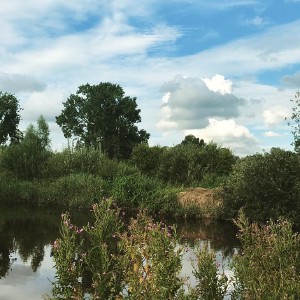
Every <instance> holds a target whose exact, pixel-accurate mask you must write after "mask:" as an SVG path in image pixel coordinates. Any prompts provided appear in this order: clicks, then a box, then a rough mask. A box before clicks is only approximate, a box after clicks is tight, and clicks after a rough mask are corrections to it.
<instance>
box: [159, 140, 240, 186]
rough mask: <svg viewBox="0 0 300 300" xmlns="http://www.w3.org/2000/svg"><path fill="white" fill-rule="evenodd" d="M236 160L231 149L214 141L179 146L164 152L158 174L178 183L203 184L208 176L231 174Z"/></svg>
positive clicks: (164, 179) (166, 180)
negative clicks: (200, 144)
mask: <svg viewBox="0 0 300 300" xmlns="http://www.w3.org/2000/svg"><path fill="white" fill-rule="evenodd" d="M236 160H237V158H236V157H235V156H234V155H233V154H232V152H231V151H230V150H229V149H227V148H221V147H219V146H217V145H216V144H214V143H210V144H207V145H205V146H201V147H200V146H199V145H195V144H186V145H178V146H175V147H172V148H169V149H167V150H165V151H164V152H163V153H162V154H161V157H160V166H159V170H158V177H159V178H161V179H162V180H163V181H165V182H170V183H172V184H175V185H185V186H191V185H201V182H202V181H203V180H204V179H205V178H207V176H210V178H214V177H215V178H216V180H218V178H219V177H222V176H227V175H228V174H229V173H230V172H231V170H232V167H233V165H234V164H235V162H236ZM211 185H216V184H215V183H211Z"/></svg>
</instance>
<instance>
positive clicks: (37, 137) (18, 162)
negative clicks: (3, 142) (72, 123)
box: [1, 116, 50, 179]
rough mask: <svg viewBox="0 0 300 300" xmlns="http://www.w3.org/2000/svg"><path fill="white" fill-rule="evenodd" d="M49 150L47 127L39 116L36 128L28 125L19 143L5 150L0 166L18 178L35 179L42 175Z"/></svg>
mask: <svg viewBox="0 0 300 300" xmlns="http://www.w3.org/2000/svg"><path fill="white" fill-rule="evenodd" d="M49 150H50V138H49V127H48V124H47V122H46V121H45V119H44V117H43V116H40V118H39V119H38V121H37V127H35V126H34V125H33V124H30V125H29V126H28V127H27V129H26V131H25V134H24V138H23V139H22V140H21V141H20V142H19V143H18V144H14V145H11V146H10V147H7V148H6V149H5V151H4V152H3V154H2V159H1V164H2V166H3V167H4V168H5V169H6V170H8V171H10V172H12V173H14V174H15V175H16V176H17V177H19V178H23V179H32V178H36V177H39V176H40V175H41V174H42V171H43V168H44V166H45V163H46V161H47V159H48V158H49V155H50V151H49Z"/></svg>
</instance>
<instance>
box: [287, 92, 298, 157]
mask: <svg viewBox="0 0 300 300" xmlns="http://www.w3.org/2000/svg"><path fill="white" fill-rule="evenodd" d="M291 102H293V103H294V104H295V106H294V107H293V112H292V116H291V119H292V121H293V123H294V124H291V123H289V125H291V126H292V128H293V131H292V133H293V135H294V142H293V145H294V147H295V151H296V152H299V153H300V92H297V93H296V95H295V98H294V99H292V100H291Z"/></svg>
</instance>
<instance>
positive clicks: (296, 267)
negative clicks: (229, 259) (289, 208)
mask: <svg viewBox="0 0 300 300" xmlns="http://www.w3.org/2000/svg"><path fill="white" fill-rule="evenodd" d="M236 225H237V226H238V228H239V230H240V232H239V239H240V240H241V242H242V249H241V250H240V252H239V254H238V255H236V256H235V257H234V260H233V269H234V277H235V280H236V284H235V292H234V295H233V296H234V298H233V299H246V300H247V299H257V300H265V299H278V300H279V299H299V297H300V236H299V234H298V233H294V232H293V229H292V224H291V223H290V222H288V221H286V220H283V219H279V220H278V221H277V222H273V221H271V222H269V223H268V224H267V225H259V224H257V223H253V224H250V223H249V221H248V220H247V219H246V218H245V215H244V214H243V213H242V214H241V215H240V216H239V218H238V220H237V221H236Z"/></svg>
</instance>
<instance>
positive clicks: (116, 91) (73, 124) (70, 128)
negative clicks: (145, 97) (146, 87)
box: [56, 82, 150, 159]
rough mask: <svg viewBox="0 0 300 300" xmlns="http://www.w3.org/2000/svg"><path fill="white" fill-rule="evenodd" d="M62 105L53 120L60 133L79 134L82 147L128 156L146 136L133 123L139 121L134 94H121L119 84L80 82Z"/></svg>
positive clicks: (121, 90)
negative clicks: (91, 147)
mask: <svg viewBox="0 0 300 300" xmlns="http://www.w3.org/2000/svg"><path fill="white" fill-rule="evenodd" d="M63 105H64V109H63V110H62V112H61V114H60V115H59V116H57V117H56V122H57V124H58V125H59V126H61V128H62V131H63V133H64V136H65V137H66V138H71V137H77V138H79V140H78V143H79V144H81V143H83V144H84V146H85V147H90V146H93V147H94V148H98V147H99V148H101V151H104V152H106V153H107V155H108V157H110V158H123V159H124V158H129V157H130V155H131V152H132V149H133V148H134V146H135V145H137V144H140V143H145V142H147V141H148V139H149V136H150V135H149V134H148V133H147V132H146V131H145V130H143V129H142V130H138V128H137V126H136V125H135V124H136V123H138V122H140V121H141V117H140V110H139V109H138V108H137V104H136V98H135V97H129V96H125V95H124V91H123V89H122V88H121V87H120V86H119V85H116V84H112V83H109V82H101V83H100V84H98V85H90V84H85V85H81V86H80V87H79V88H78V90H77V92H76V94H71V95H70V96H69V98H68V99H67V101H66V102H64V103H63Z"/></svg>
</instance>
